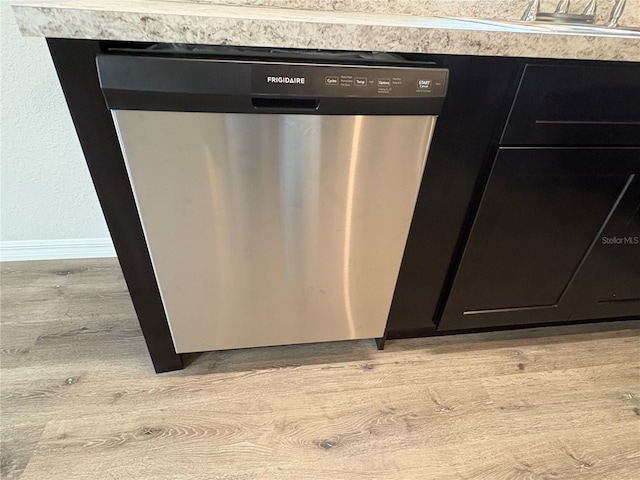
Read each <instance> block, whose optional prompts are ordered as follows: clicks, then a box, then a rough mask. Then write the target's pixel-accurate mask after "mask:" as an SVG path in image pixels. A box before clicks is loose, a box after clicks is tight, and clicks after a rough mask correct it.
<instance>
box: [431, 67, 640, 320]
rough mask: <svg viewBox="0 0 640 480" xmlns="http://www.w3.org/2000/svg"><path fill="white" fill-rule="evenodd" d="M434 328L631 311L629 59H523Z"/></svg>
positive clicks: (637, 269)
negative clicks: (547, 61) (551, 61)
mask: <svg viewBox="0 0 640 480" xmlns="http://www.w3.org/2000/svg"><path fill="white" fill-rule="evenodd" d="M496 150H497V153H495V155H494V156H493V158H492V159H491V169H490V173H489V175H488V179H487V181H486V183H485V184H484V186H483V189H482V192H481V196H479V198H480V200H479V203H476V206H475V207H474V206H472V211H473V214H472V215H473V216H472V220H471V221H470V222H469V223H468V224H469V225H470V228H469V229H468V233H467V235H466V238H465V239H464V240H465V241H464V242H461V244H462V246H461V247H460V249H459V254H458V256H457V258H458V261H457V262H455V264H454V265H452V270H451V274H450V278H451V279H452V280H451V281H450V289H449V291H448V292H445V293H444V294H443V299H442V302H441V304H442V305H443V307H442V308H441V312H442V315H441V318H440V321H439V323H438V330H441V331H448V330H461V329H470V328H483V327H493V326H507V325H528V324H536V323H555V322H565V321H573V320H589V319H605V318H625V317H632V316H635V317H640V71H639V69H638V65H621V64H617V65H603V64H589V63H580V64H571V65H558V64H544V65H527V66H525V68H524V72H523V75H522V78H521V81H520V84H519V86H518V89H517V92H516V95H515V99H514V101H513V103H512V106H511V111H510V113H509V117H508V119H507V121H506V124H505V127H504V129H503V132H502V135H501V137H500V140H499V141H498V142H497V145H496V147H494V151H496Z"/></svg>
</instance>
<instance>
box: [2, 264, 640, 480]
mask: <svg viewBox="0 0 640 480" xmlns="http://www.w3.org/2000/svg"><path fill="white" fill-rule="evenodd" d="M1 317H2V320H1V324H0V337H1V345H0V348H1V350H0V354H1V357H0V360H1V370H0V374H1V386H2V396H1V404H0V406H1V413H0V414H1V421H2V432H1V433H2V446H1V449H2V450H1V466H0V468H1V474H2V478H6V479H7V480H9V479H17V478H21V479H25V480H31V479H38V480H43V479H44V480H55V479H64V480H69V479H85V478H86V479H98V480H102V479H105V480H106V479H113V480H116V479H127V480H129V479H178V480H180V479H203V480H204V479H207V480H210V479H219V480H223V479H224V480H249V479H251V480H253V479H259V480H262V479H265V480H267V479H268V480H271V479H286V480H322V479H345V480H347V479H367V480H369V479H402V480H405V479H421V480H424V479H427V480H428V479H436V480H441V479H442V480H448V479H487V480H496V479H574V478H575V479H598V480H602V479H615V480H625V479H628V480H636V479H638V478H640V474H639V473H638V472H640V401H639V399H640V371H639V369H638V367H639V353H640V321H628V322H614V323H599V324H590V325H574V326H564V327H553V328H538V329H527V330H517V331H507V332H492V333H483V334H468V335H455V336H447V337H438V338H424V339H414V340H401V341H390V342H388V343H387V347H386V349H385V351H383V352H378V351H377V350H376V348H375V344H374V342H373V341H372V340H371V341H369V340H367V341H356V342H336V343H328V344H313V345H298V346H287V347H270V348H258V349H247V350H236V351H227V352H211V353H207V354H203V355H191V356H190V357H189V358H188V363H189V365H188V366H187V368H186V369H185V370H183V371H180V372H172V373H167V374H161V375H156V374H155V373H154V372H153V369H152V366H151V362H150V360H149V357H148V354H147V351H146V347H145V344H144V339H143V338H142V334H141V333H140V329H139V327H138V324H137V320H136V317H135V314H134V311H133V307H132V305H131V301H130V299H129V297H128V294H127V289H126V286H125V283H124V280H123V277H122V273H121V271H120V269H119V267H118V263H117V261H116V260H115V259H98V260H73V261H70V260H67V261H52V262H21V263H5V264H3V265H2V277H1Z"/></svg>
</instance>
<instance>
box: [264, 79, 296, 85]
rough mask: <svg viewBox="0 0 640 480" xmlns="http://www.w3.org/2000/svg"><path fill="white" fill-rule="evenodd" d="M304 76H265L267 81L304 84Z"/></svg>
mask: <svg viewBox="0 0 640 480" xmlns="http://www.w3.org/2000/svg"><path fill="white" fill-rule="evenodd" d="M304 81H305V77H267V83H294V84H297V85H304Z"/></svg>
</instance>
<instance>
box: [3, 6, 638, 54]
mask: <svg viewBox="0 0 640 480" xmlns="http://www.w3.org/2000/svg"><path fill="white" fill-rule="evenodd" d="M525 3H526V2H525ZM13 10H14V14H15V16H16V19H17V21H18V25H19V26H20V29H21V31H22V33H23V34H24V35H28V36H40V37H54V38H77V39H99V40H126V41H144V42H169V43H200V44H214V45H216V44H217V45H221V44H223V45H238V46H264V47H282V48H311V49H336V50H368V51H387V52H405V53H406V52H416V53H449V54H463V55H490V56H521V57H542V58H567V59H589V60H622V61H640V36H638V37H635V38H634V37H631V36H624V35H620V36H611V35H607V36H600V35H591V34H589V35H585V34H566V33H549V32H543V33H541V32H537V31H535V29H533V31H530V32H529V31H511V29H510V28H508V27H507V26H504V25H491V24H481V23H474V22H468V21H462V20H456V19H447V18H441V17H434V16H425V15H422V14H419V13H413V12H412V13H406V11H405V12H404V13H402V14H399V13H390V12H389V11H375V10H374V11H353V10H338V9H319V8H318V9H305V8H295V9H294V8H283V7H281V6H277V5H273V4H272V5H270V6H264V5H258V4H255V3H254V4H248V5H247V4H245V5H224V4H221V3H217V2H215V1H206V2H204V1H186V0H185V1H177V0H164V1H163V0H148V1H143V0H103V1H99V0H69V1H49V2H29V3H25V2H21V3H16V4H14V6H13Z"/></svg>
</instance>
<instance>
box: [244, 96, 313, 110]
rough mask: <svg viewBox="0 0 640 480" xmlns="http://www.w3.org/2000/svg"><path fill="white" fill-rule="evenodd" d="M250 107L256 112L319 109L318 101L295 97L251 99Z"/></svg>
mask: <svg viewBox="0 0 640 480" xmlns="http://www.w3.org/2000/svg"><path fill="white" fill-rule="evenodd" d="M251 105H253V108H254V109H255V110H256V111H265V110H270V111H281V110H287V111H290V110H300V111H310V112H312V111H316V110H318V108H320V100H319V99H317V98H295V97H253V98H252V99H251Z"/></svg>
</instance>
